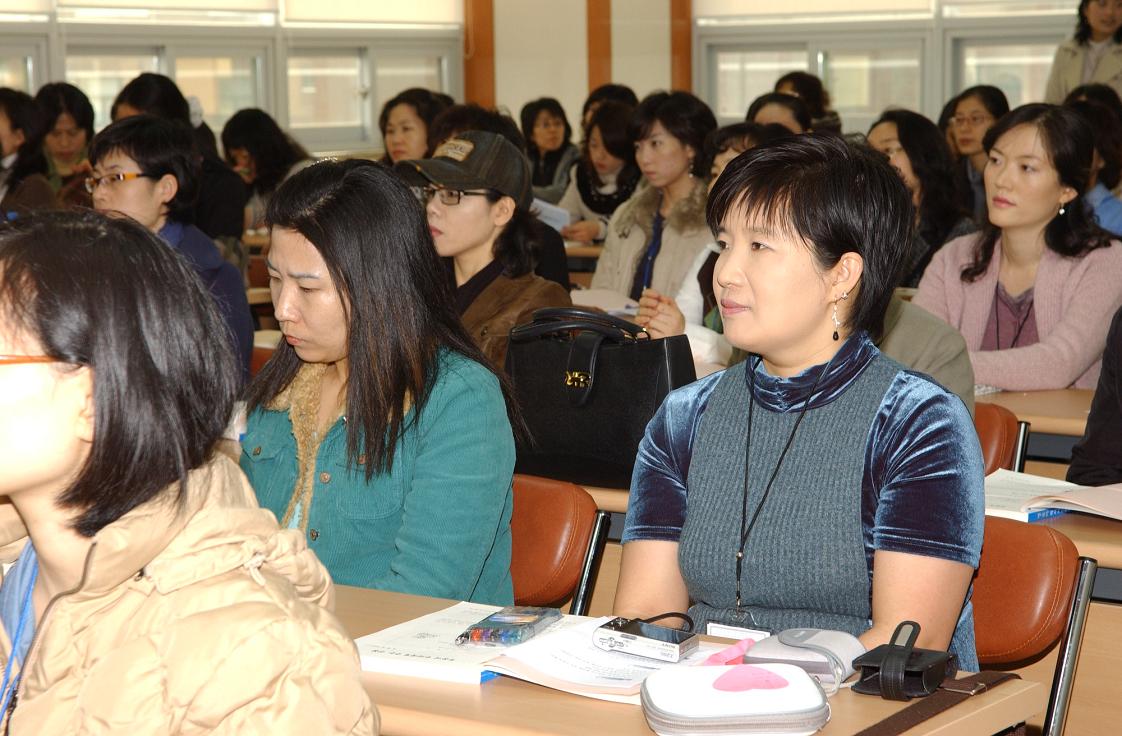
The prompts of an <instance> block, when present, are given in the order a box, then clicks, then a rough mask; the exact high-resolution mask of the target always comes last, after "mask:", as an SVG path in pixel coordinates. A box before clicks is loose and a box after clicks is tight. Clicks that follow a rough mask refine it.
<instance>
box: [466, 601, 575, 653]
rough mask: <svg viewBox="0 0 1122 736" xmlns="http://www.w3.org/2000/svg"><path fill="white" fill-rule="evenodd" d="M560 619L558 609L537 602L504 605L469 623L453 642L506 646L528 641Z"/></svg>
mask: <svg viewBox="0 0 1122 736" xmlns="http://www.w3.org/2000/svg"><path fill="white" fill-rule="evenodd" d="M559 620H561V611H560V610H558V609H556V608H541V607H538V606H507V607H506V608H503V609H501V610H498V611H495V612H494V613H492V614H491V615H490V616H488V617H487V618H485V619H483V620H481V621H479V622H477V623H474V624H472V625H471V626H469V627H467V628H466V629H464V632H463V633H462V634H460V635H459V636H457V637H456V643H457V644H482V645H484V646H492V647H509V646H514V645H515V644H521V643H522V642H524V641H529V640H530V639H532V638H533V637H534V636H536V635H537V634H538V633H540V632H542V631H544V630H545V629H548V628H549V627H550V626H551V625H552V624H553V623H554V622H556V621H559Z"/></svg>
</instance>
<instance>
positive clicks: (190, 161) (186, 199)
mask: <svg viewBox="0 0 1122 736" xmlns="http://www.w3.org/2000/svg"><path fill="white" fill-rule="evenodd" d="M114 151H118V152H120V153H122V154H124V155H126V156H128V157H129V158H131V159H132V160H133V161H135V162H136V165H137V166H139V167H140V170H141V171H142V172H144V173H145V174H147V175H148V176H151V177H155V178H157V179H159V178H160V177H161V176H164V175H165V174H171V175H172V176H174V177H175V181H176V183H177V184H178V187H179V189H178V191H177V192H176V193H175V196H174V197H173V198H172V200H171V201H170V202H168V203H167V217H168V219H169V220H174V221H175V222H188V223H189V222H191V221H192V219H193V216H194V208H195V200H196V199H198V196H199V180H200V177H201V173H200V165H199V156H198V153H197V152H196V150H195V137H194V136H193V135H192V134H191V129H190V128H189V127H187V126H186V125H183V124H182V123H176V122H173V121H171V120H165V119H162V118H157V117H154V116H152V115H135V116H133V117H131V118H124V119H123V120H118V121H117V122H115V123H111V124H109V125H108V126H106V127H105V128H104V129H103V130H102V131H101V132H100V133H98V134H97V135H95V136H94V139H93V141H92V142H91V143H90V153H89V156H90V165H91V166H97V163H98V161H100V160H102V159H103V158H105V157H106V156H109V155H110V154H112V153H113V152H114Z"/></svg>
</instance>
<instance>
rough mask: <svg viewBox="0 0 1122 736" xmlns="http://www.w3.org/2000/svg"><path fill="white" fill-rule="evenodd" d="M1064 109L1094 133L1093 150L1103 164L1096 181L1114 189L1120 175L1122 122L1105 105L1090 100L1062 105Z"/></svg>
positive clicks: (1121, 166) (1121, 163)
mask: <svg viewBox="0 0 1122 736" xmlns="http://www.w3.org/2000/svg"><path fill="white" fill-rule="evenodd" d="M1064 107H1067V108H1070V109H1072V110H1074V111H1075V112H1076V113H1077V114H1078V115H1079V116H1080V117H1081V118H1083V120H1085V121H1086V122H1087V125H1089V126H1090V127H1091V130H1093V131H1095V150H1096V151H1098V153H1099V158H1101V159H1102V162H1103V165H1102V168H1101V169H1099V172H1098V181H1100V182H1102V184H1103V186H1105V187H1106V188H1107V189H1114V188H1115V187H1116V186H1118V180H1119V178H1120V174H1122V120H1119V119H1118V116H1117V115H1115V114H1114V112H1112V111H1111V109H1110V108H1108V107H1107V106H1106V105H1100V104H1099V103H1097V102H1092V101H1091V100H1077V101H1075V102H1070V103H1064Z"/></svg>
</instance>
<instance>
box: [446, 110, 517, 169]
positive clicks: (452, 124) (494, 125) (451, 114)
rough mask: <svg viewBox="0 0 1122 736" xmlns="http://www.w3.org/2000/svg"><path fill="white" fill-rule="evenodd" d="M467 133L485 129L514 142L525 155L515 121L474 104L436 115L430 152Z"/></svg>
mask: <svg viewBox="0 0 1122 736" xmlns="http://www.w3.org/2000/svg"><path fill="white" fill-rule="evenodd" d="M466 130H484V131H487V132H488V133H495V134H497V135H501V136H502V137H503V138H506V139H507V140H508V141H510V142H511V143H513V144H514V145H515V147H517V148H518V150H519V151H522V153H526V139H525V138H523V137H522V131H520V130H519V129H518V123H516V122H514V118H512V117H510V116H509V115H504V114H502V113H501V112H499V111H498V110H488V109H487V108H485V107H481V106H479V105H477V104H475V103H474V102H470V103H467V104H464V105H452V106H451V107H449V108H447V109H445V110H444V112H442V113H440V114H439V115H437V116H436V119H435V120H433V122H432V125H431V126H430V127H429V151H428V155H429V156H431V155H432V153H433V151H435V150H436V149H437V147H438V146H440V144H441V143H443V142H444V141H446V140H448V139H449V138H452V137H454V136H455V135H457V134H459V133H463V132H464V131H466Z"/></svg>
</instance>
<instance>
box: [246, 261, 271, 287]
mask: <svg viewBox="0 0 1122 736" xmlns="http://www.w3.org/2000/svg"><path fill="white" fill-rule="evenodd" d="M246 281H247V283H248V284H249V285H250V286H268V285H269V269H268V267H267V266H266V265H265V256H250V257H249V258H248V259H247V262H246Z"/></svg>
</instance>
